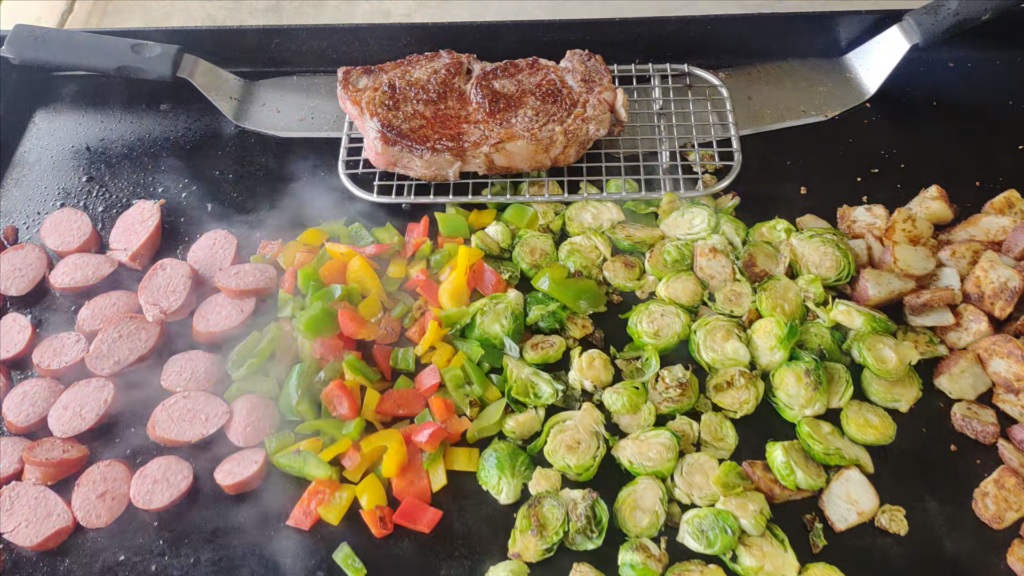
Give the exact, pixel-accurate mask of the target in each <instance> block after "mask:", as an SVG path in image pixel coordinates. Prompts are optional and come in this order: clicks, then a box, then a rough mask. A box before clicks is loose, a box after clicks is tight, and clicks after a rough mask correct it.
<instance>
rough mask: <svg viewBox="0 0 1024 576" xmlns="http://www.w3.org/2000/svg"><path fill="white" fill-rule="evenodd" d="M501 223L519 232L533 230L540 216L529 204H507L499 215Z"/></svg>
mask: <svg viewBox="0 0 1024 576" xmlns="http://www.w3.org/2000/svg"><path fill="white" fill-rule="evenodd" d="M501 221H502V222H504V223H505V224H508V225H509V226H512V227H513V228H516V229H519V230H524V229H527V230H535V229H536V228H537V226H538V225H540V216H539V215H538V214H537V211H536V210H534V209H533V206H530V205H529V204H509V205H508V207H507V208H505V211H504V212H502V213H501Z"/></svg>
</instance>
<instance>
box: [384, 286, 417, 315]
mask: <svg viewBox="0 0 1024 576" xmlns="http://www.w3.org/2000/svg"><path fill="white" fill-rule="evenodd" d="M400 280H405V279H404V278H401V279H400ZM389 296H390V297H391V299H392V300H394V302H395V305H394V306H393V307H392V308H391V310H390V311H389V312H388V314H390V315H391V317H392V318H394V319H395V320H401V319H403V318H405V315H406V314H408V313H409V312H410V311H412V305H413V304H414V303H415V302H416V301H415V300H413V298H412V296H409V295H408V294H406V293H405V292H397V291H396V292H394V293H393V294H389Z"/></svg>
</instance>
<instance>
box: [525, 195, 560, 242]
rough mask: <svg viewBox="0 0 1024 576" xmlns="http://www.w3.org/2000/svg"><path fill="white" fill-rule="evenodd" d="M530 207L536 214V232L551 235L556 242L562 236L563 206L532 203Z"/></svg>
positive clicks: (548, 203) (552, 203) (550, 203)
mask: <svg viewBox="0 0 1024 576" xmlns="http://www.w3.org/2000/svg"><path fill="white" fill-rule="evenodd" d="M530 206H531V207H532V208H533V210H534V211H535V212H536V213H537V231H538V232H544V233H546V234H551V236H552V237H553V238H554V239H555V240H557V239H558V237H559V236H561V235H562V224H563V222H564V221H565V214H564V212H565V205H564V204H559V203H558V202H532V203H530Z"/></svg>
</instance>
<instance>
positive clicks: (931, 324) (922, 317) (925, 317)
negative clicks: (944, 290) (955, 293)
mask: <svg viewBox="0 0 1024 576" xmlns="http://www.w3.org/2000/svg"><path fill="white" fill-rule="evenodd" d="M903 314H904V316H906V318H907V324H909V325H911V326H917V327H919V328H939V327H941V326H952V325H954V324H956V317H955V316H953V312H952V311H950V309H949V306H939V307H938V308H932V309H931V310H925V311H924V312H922V313H920V314H912V313H910V312H909V311H907V310H906V309H905V308H904V310H903Z"/></svg>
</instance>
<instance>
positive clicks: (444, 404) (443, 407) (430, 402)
mask: <svg viewBox="0 0 1024 576" xmlns="http://www.w3.org/2000/svg"><path fill="white" fill-rule="evenodd" d="M437 379H438V380H437V381H438V383H440V382H441V375H440V372H439V373H438V375H437ZM436 388H437V387H436V386H435V389H436ZM427 406H428V407H430V415H431V416H433V417H434V421H436V422H444V421H446V420H448V418H450V417H452V416H454V415H455V402H452V400H451V398H445V397H444V396H438V395H437V394H434V395H433V396H431V397H430V398H427Z"/></svg>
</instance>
